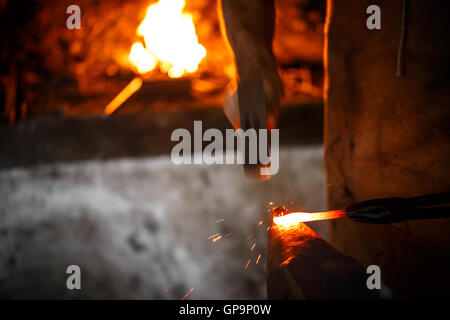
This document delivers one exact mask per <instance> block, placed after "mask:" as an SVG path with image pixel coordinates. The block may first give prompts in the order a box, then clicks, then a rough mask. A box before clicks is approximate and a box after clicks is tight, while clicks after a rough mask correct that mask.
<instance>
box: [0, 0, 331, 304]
mask: <svg viewBox="0 0 450 320" xmlns="http://www.w3.org/2000/svg"><path fill="white" fill-rule="evenodd" d="M157 2H158V1H148V0H146V1H143V0H135V1H125V0H109V1H94V0H82V1H78V2H77V3H72V2H71V1H58V2H55V1H45V0H23V1H20V2H18V1H10V0H0V23H1V28H0V42H1V46H0V122H1V124H0V144H1V149H0V201H1V203H2V206H1V208H0V297H3V298H121V299H180V298H182V297H184V296H185V295H186V293H187V292H189V291H190V290H191V289H192V288H193V289H194V290H192V291H191V293H190V294H189V298H193V299H263V298H265V297H266V293H265V254H266V252H265V249H266V240H267V227H268V225H269V223H270V216H269V214H268V213H269V212H270V208H271V207H272V206H273V205H285V206H287V207H289V208H293V209H294V208H295V209H304V210H308V211H315V210H323V209H325V208H326V201H325V188H326V186H325V178H324V169H323V164H322V161H323V154H322V129H323V123H322V122H323V101H322V89H323V66H322V51H323V24H324V20H325V6H326V1H325V0H283V1H277V2H276V5H277V27H276V34H275V41H274V52H275V55H276V57H277V59H278V62H279V65H280V72H281V76H282V79H283V83H284V85H285V91H286V96H285V98H284V100H283V106H282V111H281V119H280V124H279V127H280V143H281V154H280V171H279V173H278V174H277V175H276V176H275V177H273V178H272V179H271V180H270V181H267V182H263V183H261V182H252V181H249V180H247V179H246V177H245V175H244V172H243V169H242V167H241V166H237V165H230V166H218V165H213V166H208V165H196V166H175V165H173V164H172V162H171V159H170V151H171V149H172V147H173V146H174V143H172V142H171V141H170V135H171V133H172V131H173V130H175V129H177V128H187V129H188V130H190V131H192V129H193V121H194V120H202V121H203V129H204V130H206V129H207V128H218V129H220V130H222V131H224V130H225V129H226V128H231V125H230V124H229V123H228V121H227V119H226V117H225V116H224V114H223V111H222V105H223V103H224V100H225V97H226V96H227V94H229V93H230V85H231V84H232V82H233V81H232V79H234V76H235V71H234V66H233V56H232V54H231V53H230V51H229V50H228V48H227V44H226V41H225V40H224V39H223V37H222V35H221V32H220V23H219V15H218V7H217V1H216V0H195V1H194V0H187V1H186V4H185V7H184V9H183V13H184V14H189V15H187V16H186V15H184V16H183V17H184V19H188V20H189V21H190V22H191V23H192V24H193V26H194V28H195V36H196V39H195V41H193V43H191V45H192V48H194V49H193V50H195V48H197V51H195V52H197V53H199V52H200V53H199V55H200V56H199V59H198V61H194V62H193V66H192V65H189V66H188V67H186V68H184V69H183V68H181V69H180V68H178V69H176V68H175V66H176V64H175V63H172V64H170V63H167V61H165V60H164V58H163V57H161V56H155V55H152V56H149V48H152V46H157V44H155V43H151V41H152V40H151V39H152V35H154V34H155V32H156V33H157V34H158V36H159V35H161V36H162V37H167V35H165V34H164V33H162V34H159V33H160V32H164V31H163V30H164V28H163V27H160V28H158V26H156V27H155V28H153V30H144V31H142V29H143V28H140V27H141V26H142V25H143V21H145V19H146V16H148V14H149V10H147V9H148V8H149V7H150V6H152V5H154V4H155V3H157ZM166 2H167V1H166ZM176 2H178V1H175V3H176ZM72 4H76V5H78V6H79V7H80V8H81V29H79V30H68V29H67V27H66V20H67V18H68V17H69V15H70V14H67V13H66V9H67V7H68V6H69V5H72ZM173 14H174V15H176V14H179V16H180V17H181V15H180V12H178V13H177V10H176V9H174V13H173ZM162 20H164V19H162ZM165 20H166V23H167V21H172V20H175V19H172V16H169V18H167V19H165ZM183 21H184V20H183ZM189 21H188V22H189ZM149 28H150V29H151V27H149ZM180 32H181V31H180ZM153 37H154V36H153ZM168 42H169V41H168ZM133 48H134V51H133ZM175 48H176V46H175ZM202 48H203V49H202ZM155 50H156V49H155ZM174 50H175V51H177V50H176V49H174ZM178 51H179V50H178ZM172 52H173V51H172ZM183 52H185V51H183ZM188 56H189V55H188ZM133 79H139V81H140V84H141V85H140V86H139V88H138V89H137V90H135V91H136V92H133V93H132V94H130V97H129V99H126V101H124V102H123V103H120V104H119V105H116V108H115V109H114V110H113V112H105V109H106V107H107V106H108V105H109V104H110V103H111V101H114V99H115V98H116V97H117V96H118V95H119V94H120V93H121V92H123V90H124V88H126V87H127V86H128V85H129V84H130V83H131V82H132V81H133ZM311 226H312V227H313V228H314V229H315V230H316V231H317V232H319V234H321V235H322V236H323V237H327V229H326V225H325V224H324V223H323V222H322V223H314V224H311ZM71 264H76V265H79V266H80V267H81V270H82V290H80V291H77V290H74V291H70V290H67V288H66V285H65V283H66V278H67V274H66V268H67V266H68V265H71Z"/></svg>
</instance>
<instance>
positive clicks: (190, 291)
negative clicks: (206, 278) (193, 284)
mask: <svg viewBox="0 0 450 320" xmlns="http://www.w3.org/2000/svg"><path fill="white" fill-rule="evenodd" d="M192 291H194V288H192V289H191V290H189V291H188V293H186V294H185V295H184V297H183V298H181V300H184V299H186V298H187V297H188V295H190V294H191V293H192Z"/></svg>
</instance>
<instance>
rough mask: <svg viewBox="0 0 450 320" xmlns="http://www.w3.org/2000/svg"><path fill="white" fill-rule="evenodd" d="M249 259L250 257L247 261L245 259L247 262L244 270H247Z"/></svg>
mask: <svg viewBox="0 0 450 320" xmlns="http://www.w3.org/2000/svg"><path fill="white" fill-rule="evenodd" d="M250 261H251V259H248V261H247V264H246V265H245V268H244V270H247V268H248V265H249V264H250Z"/></svg>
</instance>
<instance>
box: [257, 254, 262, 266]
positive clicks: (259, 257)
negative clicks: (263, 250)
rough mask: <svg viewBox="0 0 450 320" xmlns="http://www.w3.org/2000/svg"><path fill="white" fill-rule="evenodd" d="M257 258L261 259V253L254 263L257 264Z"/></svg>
mask: <svg viewBox="0 0 450 320" xmlns="http://www.w3.org/2000/svg"><path fill="white" fill-rule="evenodd" d="M259 259H261V254H259V256H258V259H256V264H258V262H259Z"/></svg>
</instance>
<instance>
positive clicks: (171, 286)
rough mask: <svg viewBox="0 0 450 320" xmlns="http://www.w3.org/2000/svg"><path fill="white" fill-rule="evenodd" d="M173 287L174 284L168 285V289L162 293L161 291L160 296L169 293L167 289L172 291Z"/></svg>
mask: <svg viewBox="0 0 450 320" xmlns="http://www.w3.org/2000/svg"><path fill="white" fill-rule="evenodd" d="M174 285H175V283H172V284H171V285H170V287H168V288H166V289H164V290H163V291H161V295H162V296H163V295H165V294H166V293H167V291H169V289H172V288H173V286H174Z"/></svg>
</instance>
